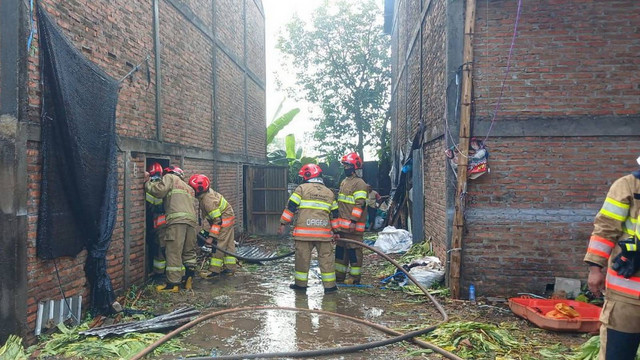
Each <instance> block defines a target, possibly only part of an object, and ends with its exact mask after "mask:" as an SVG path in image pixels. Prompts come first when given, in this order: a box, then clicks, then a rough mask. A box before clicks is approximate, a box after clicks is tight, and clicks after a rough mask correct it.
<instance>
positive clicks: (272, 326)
mask: <svg viewBox="0 0 640 360" xmlns="http://www.w3.org/2000/svg"><path fill="white" fill-rule="evenodd" d="M264 245H266V246H265V248H266V249H269V248H270V245H272V244H264ZM365 269H366V263H365ZM292 274H293V256H292V257H288V258H285V259H282V260H277V261H271V262H265V263H263V265H255V264H244V265H243V266H242V267H241V268H239V269H238V271H237V272H236V274H235V275H233V276H221V277H220V278H217V279H214V280H205V279H196V281H195V282H194V285H193V291H192V292H190V291H182V292H181V293H180V294H157V295H156V294H149V295H150V296H152V297H153V296H155V297H157V298H156V300H157V304H158V305H160V306H161V307H162V308H173V307H177V306H179V305H184V304H190V305H194V306H197V307H199V308H203V311H206V312H211V311H216V310H222V309H227V308H237V307H253V306H282V307H295V308H302V309H318V310H324V311H329V312H333V313H339V314H345V315H349V316H354V317H358V318H360V319H365V320H368V321H371V322H374V323H377V324H380V325H384V326H388V327H392V328H394V327H398V326H399V325H400V326H401V324H402V319H398V316H397V315H394V313H393V311H392V310H393V309H394V307H396V308H397V305H398V304H395V306H394V303H395V302H397V299H396V297H397V296H396V295H397V294H394V293H393V292H390V291H385V290H380V289H378V288H376V287H366V286H367V285H365V286H363V287H341V288H340V289H339V291H338V292H337V293H331V294H324V291H323V287H322V282H321V280H320V277H319V268H318V265H317V261H315V260H313V261H312V265H311V271H310V273H309V288H308V289H307V291H306V292H299V291H294V290H291V289H290V288H289V284H291V283H292V282H293V278H292ZM369 277H370V276H367V275H365V276H364V279H363V280H364V281H363V282H364V283H367V282H368V281H367V279H368V278H369ZM369 283H371V282H369ZM389 295H392V296H389ZM421 307H423V308H424V307H425V306H424V305H422V306H421ZM204 309H207V310H204ZM159 310H160V309H159ZM160 311H161V312H164V311H165V310H160ZM432 319H433V322H437V321H438V319H439V317H437V316H436V313H435V312H434V313H433V317H432ZM398 320H400V321H398ZM388 337H389V335H386V334H384V333H381V332H380V331H378V330H375V329H372V328H370V327H367V326H365V325H361V324H357V323H354V322H351V321H349V320H347V319H342V318H337V317H332V316H328V315H324V314H312V313H301V312H294V311H286V310H265V311H248V312H241V313H234V314H226V315H221V316H219V317H217V318H214V319H211V320H208V321H205V322H203V323H201V324H198V325H196V326H195V327H194V328H192V330H190V331H188V332H187V336H186V337H182V338H181V340H182V341H183V342H185V343H187V344H190V345H193V346H194V347H195V348H197V349H199V350H195V351H194V350H189V351H185V353H184V354H183V355H184V356H193V355H198V356H221V355H230V354H246V353H266V352H285V351H301V350H316V349H323V348H334V347H342V346H349V345H356V344H362V343H367V342H372V341H377V340H383V339H386V338H388ZM417 349H418V348H417V347H415V346H413V345H409V344H407V343H401V344H394V345H391V346H386V347H382V348H377V349H372V350H367V351H366V352H360V353H355V354H344V355H336V356H333V357H332V356H328V357H323V359H388V358H392V357H399V356H402V355H403V354H405V353H407V351H408V350H417Z"/></svg>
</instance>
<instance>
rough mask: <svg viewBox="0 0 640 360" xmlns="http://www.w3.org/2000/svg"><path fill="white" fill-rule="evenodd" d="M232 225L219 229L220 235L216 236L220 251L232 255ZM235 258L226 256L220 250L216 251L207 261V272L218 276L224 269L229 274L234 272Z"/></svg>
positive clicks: (233, 246)
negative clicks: (228, 252) (225, 251)
mask: <svg viewBox="0 0 640 360" xmlns="http://www.w3.org/2000/svg"><path fill="white" fill-rule="evenodd" d="M233 235H234V228H233V225H231V226H227V227H222V228H220V234H219V235H218V237H217V239H218V245H216V247H218V248H219V249H222V250H227V251H230V252H232V253H235V252H236V243H235V239H234V236H233ZM236 262H237V260H236V258H235V256H231V255H228V254H226V253H224V252H222V251H220V250H217V251H216V252H215V253H213V255H211V260H210V261H209V271H210V272H212V273H215V274H220V273H221V272H222V271H223V270H224V269H226V270H229V271H231V272H235V271H236Z"/></svg>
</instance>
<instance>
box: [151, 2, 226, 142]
mask: <svg viewBox="0 0 640 360" xmlns="http://www.w3.org/2000/svg"><path fill="white" fill-rule="evenodd" d="M209 17H210V15H209ZM184 39H189V41H184ZM160 42H161V43H162V44H164V46H162V52H161V56H160V58H161V59H162V65H161V66H162V68H161V69H162V105H163V108H162V114H163V115H162V116H163V118H162V122H163V124H162V130H163V136H164V139H165V140H166V141H168V142H172V143H180V144H182V145H188V146H195V147H198V148H202V149H211V148H213V130H212V128H213V125H212V124H213V123H212V96H211V95H212V94H211V92H212V91H211V90H212V89H213V85H212V80H213V77H212V75H213V74H212V56H213V51H212V48H213V47H212V44H211V43H210V42H209V41H208V39H207V38H206V37H205V35H204V34H202V32H200V31H199V30H198V29H197V28H196V27H194V26H190V24H189V23H188V21H187V20H186V19H185V18H184V16H182V14H180V13H179V12H178V11H177V10H176V9H175V8H174V7H173V6H171V5H170V4H167V3H166V2H160ZM205 89H208V90H209V91H205ZM195 134H197V135H196V136H194V135H195Z"/></svg>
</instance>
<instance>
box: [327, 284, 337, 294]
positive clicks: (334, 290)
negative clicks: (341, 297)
mask: <svg viewBox="0 0 640 360" xmlns="http://www.w3.org/2000/svg"><path fill="white" fill-rule="evenodd" d="M336 291H338V287H337V286H334V287H330V288H324V293H325V294H330V293H334V292H336Z"/></svg>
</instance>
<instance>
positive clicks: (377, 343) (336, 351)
mask: <svg viewBox="0 0 640 360" xmlns="http://www.w3.org/2000/svg"><path fill="white" fill-rule="evenodd" d="M340 240H341V241H344V242H346V243H351V244H356V245H359V246H361V247H364V248H367V249H369V250H371V251H373V252H375V253H377V254H378V255H380V256H381V257H383V258H384V259H385V260H387V261H389V262H391V263H392V264H393V265H394V266H395V267H396V268H398V270H400V271H401V272H403V273H404V274H405V275H406V276H407V278H409V280H411V281H412V282H413V283H414V284H415V285H416V286H417V287H418V288H419V289H420V290H421V291H422V292H423V293H424V294H425V295H426V296H427V297H428V298H429V300H430V301H431V303H432V304H433V305H434V306H435V308H436V309H437V310H438V312H439V313H440V315H442V321H441V322H439V323H437V324H435V325H432V326H429V327H427V328H424V329H420V330H416V331H412V332H408V333H405V334H402V333H399V332H394V333H391V332H388V333H390V334H392V335H395V337H393V338H389V339H386V340H381V341H375V342H371V343H366V344H360V345H352V346H345V347H340V348H329V349H320V350H307V351H297V352H278V353H261V354H237V355H228V356H218V357H200V358H194V359H200V360H202V359H255V358H274V357H277V358H283V357H311V356H323V355H335V354H346V353H352V352H357V351H363V350H367V349H373V348H376V347H381V346H386V345H390V344H393V343H397V342H400V341H405V340H408V341H412V342H414V343H416V344H418V345H420V346H423V347H427V348H429V349H432V350H433V351H435V352H437V353H439V354H441V355H443V356H445V357H446V358H448V359H454V360H460V359H461V358H460V357H458V356H456V355H455V354H452V353H450V352H448V351H446V350H444V349H441V348H439V347H437V346H435V345H433V344H428V343H424V344H423V343H422V342H420V343H417V340H415V339H413V338H414V337H417V336H420V335H424V334H427V333H429V332H431V331H433V330H435V329H436V328H437V327H438V326H440V325H442V324H444V323H445V322H447V321H448V320H449V316H448V315H447V313H446V311H445V310H444V308H443V307H442V305H440V303H439V302H438V301H437V300H436V299H435V298H434V297H433V296H432V295H431V294H430V293H429V292H428V291H427V289H426V288H424V286H422V285H421V284H420V283H419V282H418V281H417V280H416V279H415V278H414V277H413V276H412V275H411V274H410V273H409V272H408V271H406V270H405V269H404V268H403V267H402V266H401V265H400V264H398V263H397V262H396V261H395V260H393V259H392V258H390V257H389V256H388V255H387V254H385V253H383V252H382V251H380V250H378V249H376V248H374V247H371V246H369V245H366V244H364V243H362V242H360V241H357V240H351V239H346V238H341V239H340ZM259 310H288V311H306V312H315V313H325V314H327V315H331V316H338V317H342V318H345V319H348V320H352V321H355V322H358V323H361V324H366V323H368V322H366V321H365V320H362V319H358V318H353V317H350V316H348V315H342V314H336V313H330V312H324V311H321V310H311V309H298V308H286V307H266V306H259V307H244V308H235V309H227V310H222V311H217V312H213V313H209V314H206V315H204V316H201V317H199V318H197V319H195V320H193V321H191V322H189V323H187V324H185V325H183V326H181V327H179V328H178V329H176V330H174V331H172V332H170V333H169V334H167V335H165V336H163V337H162V338H160V339H158V340H157V341H156V342H154V343H153V344H151V345H149V346H148V347H146V348H145V349H143V350H142V351H140V352H139V353H138V354H136V355H135V356H134V357H133V358H132V360H139V359H142V358H143V357H144V356H146V355H148V354H150V353H151V352H152V351H153V350H154V349H156V348H157V347H158V346H160V345H162V344H163V343H165V342H166V341H168V340H170V339H171V338H173V337H174V336H176V335H177V334H180V333H181V332H182V331H184V330H187V329H189V328H191V327H193V326H194V325H196V324H198V323H200V322H203V321H205V320H208V319H211V318H213V317H216V316H220V315H224V314H229V313H235V312H242V311H259ZM370 324H371V323H370ZM366 325H368V324H366ZM372 325H374V326H373V327H375V328H376V329H379V330H381V331H385V332H386V330H383V328H384V327H382V326H380V325H376V324H371V325H369V326H372ZM391 331H393V330H391Z"/></svg>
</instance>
